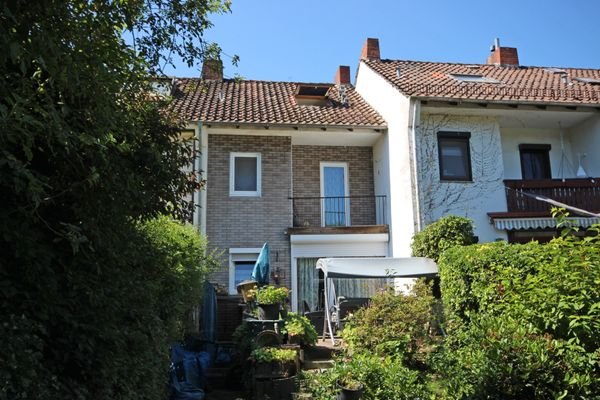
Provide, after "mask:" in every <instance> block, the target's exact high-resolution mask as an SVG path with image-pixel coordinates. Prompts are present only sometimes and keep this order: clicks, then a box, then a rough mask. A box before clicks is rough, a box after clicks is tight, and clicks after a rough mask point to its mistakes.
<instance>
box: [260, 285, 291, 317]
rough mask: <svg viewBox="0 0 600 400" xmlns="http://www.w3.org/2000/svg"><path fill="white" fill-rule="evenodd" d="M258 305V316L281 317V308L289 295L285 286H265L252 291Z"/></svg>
mask: <svg viewBox="0 0 600 400" xmlns="http://www.w3.org/2000/svg"><path fill="white" fill-rule="evenodd" d="M252 296H253V298H254V300H255V301H256V305H257V307H258V318H259V319H264V320H275V319H279V309H280V308H281V305H282V304H283V303H284V302H285V299H287V296H288V289H287V288H285V287H275V286H263V287H259V288H258V289H256V290H254V291H253V293H252Z"/></svg>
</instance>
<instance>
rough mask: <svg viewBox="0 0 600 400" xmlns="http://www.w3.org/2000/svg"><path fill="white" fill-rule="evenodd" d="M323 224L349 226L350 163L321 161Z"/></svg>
mask: <svg viewBox="0 0 600 400" xmlns="http://www.w3.org/2000/svg"><path fill="white" fill-rule="evenodd" d="M321 197H322V199H321V225H322V226H349V225H350V199H349V198H348V164H347V163H343V162H322V163H321Z"/></svg>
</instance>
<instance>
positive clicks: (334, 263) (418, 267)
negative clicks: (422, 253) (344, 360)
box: [317, 257, 438, 344]
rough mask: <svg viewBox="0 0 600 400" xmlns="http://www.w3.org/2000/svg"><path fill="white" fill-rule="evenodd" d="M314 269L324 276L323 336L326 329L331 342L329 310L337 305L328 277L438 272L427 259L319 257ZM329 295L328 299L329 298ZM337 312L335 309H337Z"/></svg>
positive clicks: (350, 277) (359, 277)
mask: <svg viewBox="0 0 600 400" xmlns="http://www.w3.org/2000/svg"><path fill="white" fill-rule="evenodd" d="M317 269H320V270H322V271H323V274H324V275H325V317H326V318H325V323H324V326H323V339H325V334H326V332H325V331H326V330H328V333H329V337H330V338H331V342H332V343H333V344H335V339H334V338H333V326H332V323H331V322H332V313H333V312H334V310H335V309H336V307H337V299H336V298H335V288H334V287H333V281H332V280H331V278H349V279H365V278H367V279H369V278H419V277H422V276H433V275H436V274H437V273H438V266H437V264H436V263H435V261H433V260H432V259H430V258H426V257H406V258H383V257H381V258H358V257H357V258H320V259H319V260H317ZM330 296H332V298H331V299H330V298H329V297H330ZM336 312H337V311H336Z"/></svg>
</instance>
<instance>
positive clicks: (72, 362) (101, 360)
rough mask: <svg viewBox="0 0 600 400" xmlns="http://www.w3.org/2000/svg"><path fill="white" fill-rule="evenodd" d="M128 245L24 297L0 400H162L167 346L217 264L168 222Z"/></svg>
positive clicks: (7, 343) (9, 327) (187, 231)
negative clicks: (33, 296)
mask: <svg viewBox="0 0 600 400" xmlns="http://www.w3.org/2000/svg"><path fill="white" fill-rule="evenodd" d="M121 233H123V231H121ZM126 238H127V240H121V241H119V242H114V243H113V247H112V248H111V249H110V251H107V249H106V248H102V247H99V248H98V249H97V250H96V253H95V254H94V255H93V257H94V262H92V261H91V260H86V258H80V260H85V262H82V263H80V264H79V265H77V266H76V267H75V266H73V267H72V268H71V269H64V270H62V271H61V274H60V275H59V274H58V271H55V272H54V273H53V274H51V273H49V272H48V273H47V274H46V275H45V276H44V277H43V279H38V280H37V281H38V282H39V284H38V286H39V288H43V289H45V290H43V291H42V290H41V289H38V290H37V291H34V290H33V289H32V288H29V292H22V295H21V299H22V301H21V303H20V305H19V306H18V307H14V308H13V312H12V315H8V316H7V317H3V322H2V325H1V326H0V336H1V337H2V342H3V345H2V346H0V362H1V363H2V365H3V367H2V368H0V382H1V384H0V399H21V398H32V397H34V398H38V399H57V398H74V399H79V398H81V399H84V398H86V399H91V398H93V399H116V398H120V399H127V398H155V399H160V398H164V394H165V387H166V377H167V376H168V367H169V359H168V356H169V345H170V343H171V342H172V341H173V340H176V339H181V338H182V336H181V333H182V330H183V327H184V321H185V319H186V311H187V310H188V309H189V308H190V307H192V306H193V305H196V304H198V303H199V301H200V300H201V299H200V296H201V288H202V285H203V281H204V279H205V277H206V275H207V273H208V271H209V269H210V266H211V265H214V261H212V258H211V257H210V255H207V254H206V253H205V245H206V243H205V242H204V240H203V239H201V237H200V235H199V234H198V232H197V231H196V230H195V228H193V227H192V226H191V225H182V224H180V223H178V222H174V221H172V220H170V219H169V218H167V217H159V218H158V219H155V220H149V221H147V222H140V223H132V224H131V225H130V230H129V232H128V234H127V237H126ZM123 239H124V238H123ZM101 248H102V250H101ZM30 282H35V281H33V280H31V281H30ZM20 284H21V285H22V284H23V283H22V282H20ZM20 287H21V286H20ZM36 289H37V288H36ZM33 294H37V295H39V298H37V299H36V298H32V297H30V296H32V295H33ZM34 305H35V312H32V311H31V308H32V307H33V306H34ZM33 394H35V396H33Z"/></svg>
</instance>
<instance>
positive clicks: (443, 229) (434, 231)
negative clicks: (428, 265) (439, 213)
mask: <svg viewBox="0 0 600 400" xmlns="http://www.w3.org/2000/svg"><path fill="white" fill-rule="evenodd" d="M473 243H476V238H475V236H474V234H473V223H472V222H471V220H470V219H468V218H464V217H457V216H454V215H450V216H448V217H443V218H441V219H439V220H438V221H436V222H434V223H432V224H430V225H427V226H426V227H425V229H423V230H422V231H421V232H418V233H416V234H415V235H414V236H413V241H412V244H411V249H412V255H413V256H414V257H429V258H431V259H433V260H434V261H437V260H438V258H439V257H440V255H441V254H442V253H443V252H444V251H445V250H447V249H449V248H451V247H454V246H466V245H470V244H473Z"/></svg>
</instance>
